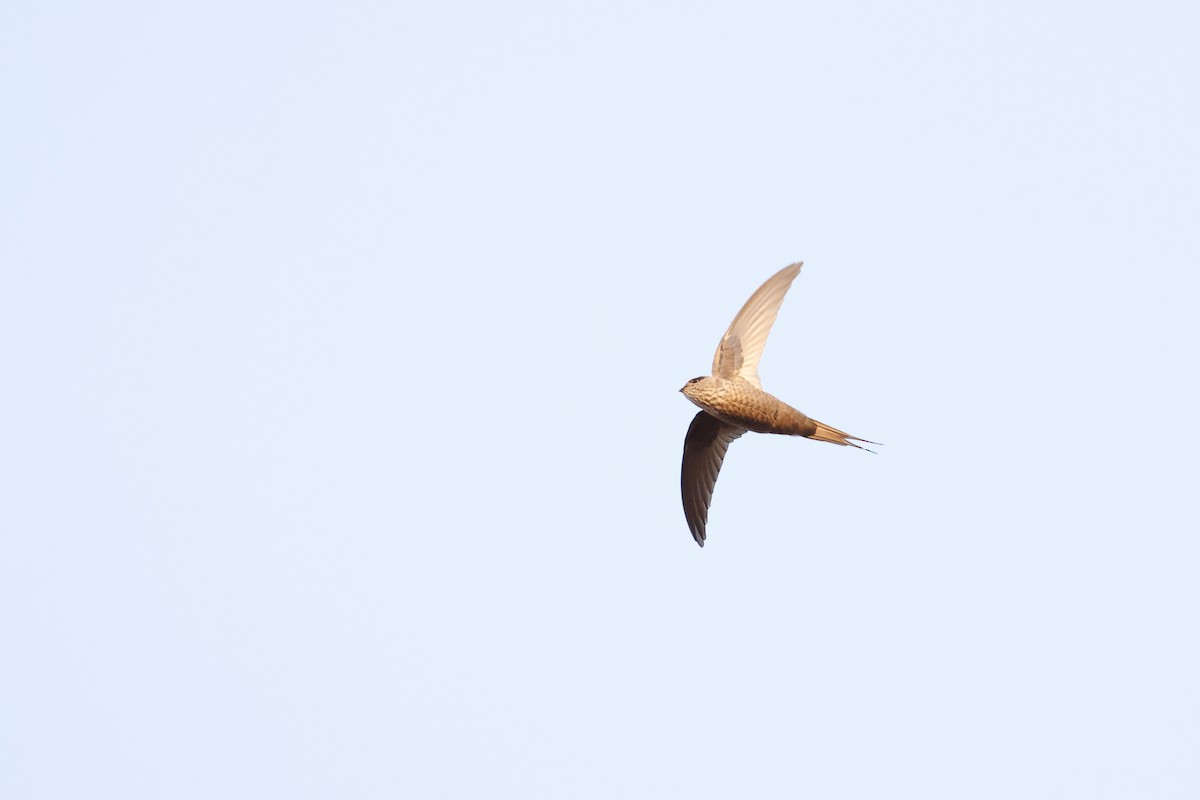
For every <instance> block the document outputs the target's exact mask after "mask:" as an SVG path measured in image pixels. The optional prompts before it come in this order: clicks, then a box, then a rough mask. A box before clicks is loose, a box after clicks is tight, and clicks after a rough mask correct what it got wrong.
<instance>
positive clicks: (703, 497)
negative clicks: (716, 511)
mask: <svg viewBox="0 0 1200 800" xmlns="http://www.w3.org/2000/svg"><path fill="white" fill-rule="evenodd" d="M745 432H746V431H745V430H744V429H742V428H737V427H734V426H733V425H728V424H726V423H724V422H721V420H719V419H717V418H716V417H714V416H713V415H711V414H709V413H708V412H707V411H701V412H700V413H699V414H697V415H696V416H695V417H694V418H693V419H692V424H691V426H689V427H688V432H687V437H686V438H685V439H684V440H683V476H682V478H681V480H680V486H681V488H682V490H683V515H684V516H685V517H687V523H688V527H689V528H691V531H692V538H693V539H695V540H696V544H698V545H700V546H701V547H704V529H705V526H706V525H707V524H708V506H709V504H710V503H711V502H712V495H713V487H714V486H716V485H717V474H718V473H719V472H720V471H721V462H722V461H724V460H725V451H727V450H728V449H729V443H730V442H732V441H733V440H734V439H736V438H738V437H739V436H741V435H742V434H743V433H745Z"/></svg>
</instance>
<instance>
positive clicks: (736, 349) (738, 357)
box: [713, 262, 802, 389]
mask: <svg viewBox="0 0 1200 800" xmlns="http://www.w3.org/2000/svg"><path fill="white" fill-rule="evenodd" d="M801 266H802V262H798V263H795V264H792V265H790V266H787V267H784V268H783V269H781V270H779V272H776V273H775V274H774V275H772V276H771V277H770V278H768V279H767V282H766V283H764V284H763V285H762V286H760V287H758V291H757V292H755V293H754V294H752V295H750V299H749V300H747V301H746V305H744V306H742V310H741V311H739V312H738V314H737V316H736V317H734V318H733V322H732V323H731V324H730V326H729V330H727V331H725V335H724V336H723V337H721V344H720V345H718V346H717V354H716V355H715V356H713V375H715V376H716V377H718V378H738V377H740V378H743V379H744V380H747V381H749V382H750V383H752V384H754V386H755V387H757V388H759V389H761V388H762V383H760V382H759V380H758V360H759V359H760V358H762V352H763V348H764V347H766V345H767V335H768V334H769V333H770V332H771V326H772V325H774V324H775V317H776V316H778V314H779V306H781V305H782V304H783V296H784V295H785V294H787V290H788V289H789V288H790V287H791V285H792V281H793V280H795V278H796V276H797V275H799V274H800V267H801Z"/></svg>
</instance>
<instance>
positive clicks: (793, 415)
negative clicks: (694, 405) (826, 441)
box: [705, 380, 816, 436]
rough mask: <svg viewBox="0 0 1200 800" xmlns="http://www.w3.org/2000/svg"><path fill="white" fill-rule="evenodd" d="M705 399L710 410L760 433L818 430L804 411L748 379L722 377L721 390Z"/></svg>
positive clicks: (799, 432) (795, 433) (791, 433)
mask: <svg viewBox="0 0 1200 800" xmlns="http://www.w3.org/2000/svg"><path fill="white" fill-rule="evenodd" d="M705 400H706V402H705V406H706V410H707V411H708V412H709V413H711V414H713V415H714V416H716V417H718V418H719V419H721V420H723V421H725V422H728V423H729V424H731V425H737V426H738V427H741V428H745V429H747V430H751V431H755V432H757V433H782V434H786V435H789V436H808V435H810V434H812V433H813V432H814V431H816V425H815V424H814V423H813V422H812V421H811V420H810V419H809V418H808V417H806V416H805V415H804V414H802V413H800V412H799V411H797V410H796V409H794V408H792V407H791V406H789V405H788V404H787V403H785V402H783V401H782V400H780V399H779V398H777V397H775V396H774V395H770V394H767V393H766V392H764V391H763V390H761V389H758V388H756V387H754V386H752V385H751V384H749V383H747V382H745V381H738V380H732V381H721V384H720V387H719V391H717V392H715V393H714V394H713V395H712V396H711V397H708V398H705Z"/></svg>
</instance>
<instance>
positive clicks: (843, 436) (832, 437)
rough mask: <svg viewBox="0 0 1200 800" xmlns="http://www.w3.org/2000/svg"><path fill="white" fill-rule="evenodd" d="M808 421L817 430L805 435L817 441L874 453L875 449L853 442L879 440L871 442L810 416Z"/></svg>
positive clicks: (868, 441)
mask: <svg viewBox="0 0 1200 800" xmlns="http://www.w3.org/2000/svg"><path fill="white" fill-rule="evenodd" d="M809 421H810V422H812V423H813V424H814V425H816V426H817V430H816V431H815V432H814V433H809V434H805V435H806V436H808V438H809V439H816V440H817V441H818V442H830V443H831V444H840V445H850V446H851V447H857V448H858V449H859V450H866V451H867V452H868V453H874V452H875V451H874V450H872V449H871V448H869V447H863V446H862V445H861V444H855V442H863V443H864V444H879V442H872V441H871V440H870V439H860V438H859V437H857V436H851V435H850V434H848V433H846V432H844V431H839V430H838V429H837V428H831V427H830V426H828V425H826V424H825V423H823V422H817V421H816V420H815V419H813V418H812V417H809Z"/></svg>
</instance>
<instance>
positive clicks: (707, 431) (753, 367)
mask: <svg viewBox="0 0 1200 800" xmlns="http://www.w3.org/2000/svg"><path fill="white" fill-rule="evenodd" d="M800 266H801V265H800V264H792V265H791V266H789V267H785V268H784V269H782V270H780V271H779V272H777V273H776V274H775V275H773V276H772V277H771V278H769V279H768V280H767V282H766V283H764V284H763V285H762V286H760V287H759V289H758V291H756V292H755V293H754V294H753V295H751V297H750V299H749V300H747V301H746V304H745V305H744V306H742V310H741V311H739V312H738V315H737V316H736V317H734V320H733V323H732V324H731V325H730V326H729V330H728V331H726V332H725V336H724V337H722V339H721V344H720V345H719V346H718V347H717V353H716V355H715V356H714V357H713V374H712V376H711V377H709V376H705V377H700V378H693V379H692V380H690V381H688V382H687V384H686V385H685V386H684V387H683V388H682V389H680V391H681V392H683V394H684V395H685V396H686V397H687V398H688V399H689V400H691V401H692V402H693V403H695V404H696V405H698V406H699V407H700V408H701V409H702V410H701V411H700V413H699V414H697V415H696V416H695V417H694V418H693V419H692V424H691V426H690V427H689V428H688V433H687V437H686V438H685V439H684V443H683V474H682V478H681V487H682V490H683V511H684V516H685V517H687V521H688V527H689V528H690V529H691V531H692V537H693V538H695V540H696V543H697V544H699V545H700V546H701V547H703V546H704V540H705V536H706V532H705V528H706V526H707V522H708V507H709V504H710V503H711V501H712V492H713V488H714V486H715V485H716V482H717V473H718V472H719V471H720V469H721V463H722V461H724V459H725V452H726V450H728V449H729V444H730V443H731V442H732V441H733V440H734V439H737V438H738V437H739V436H741V435H742V434H744V433H746V432H747V431H753V432H754V433H778V434H783V435H785V436H805V437H807V438H809V439H816V440H817V441H821V442H830V443H832V444H839V445H850V446H851V447H860V445H857V444H855V442H867V441H868V440H866V439H860V438H858V437H857V436H851V435H849V434H847V433H844V432H843V431H839V430H838V429H837V428H831V427H830V426H828V425H825V424H824V423H821V422H817V421H816V420H815V419H812V418H810V417H808V416H806V415H805V414H803V413H801V412H800V411H797V410H796V409H794V408H792V407H791V406H789V405H788V404H787V403H785V402H783V401H782V400H780V399H779V398H777V397H775V396H773V395H770V394H767V393H766V392H764V391H763V389H762V384H761V382H760V381H759V379H758V361H759V359H760V358H761V357H762V351H763V348H764V347H765V346H766V343H767V335H768V334H769V333H770V332H771V326H772V325H773V324H774V322H775V317H776V315H777V314H778V313H779V307H780V306H781V305H782V304H783V297H784V295H785V294H787V290H788V288H789V287H790V286H791V285H792V281H793V280H795V278H796V276H797V275H798V274H799V273H800ZM860 449H865V448H861V447H860Z"/></svg>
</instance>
